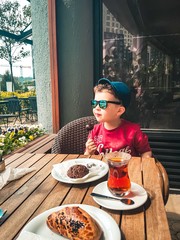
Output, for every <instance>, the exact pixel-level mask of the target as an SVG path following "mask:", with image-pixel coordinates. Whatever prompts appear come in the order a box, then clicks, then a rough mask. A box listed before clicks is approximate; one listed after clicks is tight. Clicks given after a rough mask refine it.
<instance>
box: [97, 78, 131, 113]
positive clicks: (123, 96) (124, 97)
mask: <svg viewBox="0 0 180 240" xmlns="http://www.w3.org/2000/svg"><path fill="white" fill-rule="evenodd" d="M98 84H109V85H111V86H112V88H113V90H114V92H115V95H116V96H117V97H118V98H119V100H121V101H122V104H123V106H124V107H125V108H127V107H128V106H129V104H130V101H131V91H130V89H129V87H128V86H127V85H126V84H125V83H123V82H111V81H110V80H109V79H107V78H101V79H99V81H98Z"/></svg>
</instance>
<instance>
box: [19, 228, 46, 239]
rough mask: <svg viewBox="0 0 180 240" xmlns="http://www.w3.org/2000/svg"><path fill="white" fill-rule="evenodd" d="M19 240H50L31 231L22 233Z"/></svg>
mask: <svg viewBox="0 0 180 240" xmlns="http://www.w3.org/2000/svg"><path fill="white" fill-rule="evenodd" d="M17 240H49V239H48V238H45V237H42V236H40V235H38V234H36V233H32V232H29V231H25V230H24V231H22V232H21V233H20V235H19V237H18V238H17Z"/></svg>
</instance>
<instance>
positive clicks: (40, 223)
mask: <svg viewBox="0 0 180 240" xmlns="http://www.w3.org/2000/svg"><path fill="white" fill-rule="evenodd" d="M67 206H79V207H80V208H82V209H84V210H85V211H86V212H87V213H89V215H91V217H93V218H94V219H95V220H96V221H97V222H98V223H99V225H100V227H101V229H102V231H103V234H104V237H103V238H102V239H103V240H110V239H116V240H120V239H121V233H120V229H119V227H118V225H117V223H116V222H115V220H114V219H113V218H112V217H111V216H110V215H109V214H108V213H106V212H105V211H103V210H101V209H99V208H96V207H93V206H90V205H84V204H68V205H62V206H59V207H55V208H51V209H49V210H47V211H45V212H44V213H42V214H40V215H38V216H37V217H35V218H34V219H32V220H31V221H30V222H29V223H28V224H27V225H26V226H25V227H24V228H23V230H22V232H21V234H22V233H23V231H24V232H26V231H27V232H30V233H34V234H38V235H39V236H41V238H45V239H49V240H65V239H67V238H64V237H62V236H60V235H59V234H56V233H54V232H52V231H51V230H50V229H49V228H48V226H47V224H46V219H47V217H48V216H49V215H50V214H51V213H52V212H56V211H59V210H60V209H62V208H64V207H67Z"/></svg>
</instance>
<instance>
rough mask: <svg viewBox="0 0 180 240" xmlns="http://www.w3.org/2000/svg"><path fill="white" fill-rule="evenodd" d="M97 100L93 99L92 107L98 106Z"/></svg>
mask: <svg viewBox="0 0 180 240" xmlns="http://www.w3.org/2000/svg"><path fill="white" fill-rule="evenodd" d="M97 104H98V103H97V101H96V100H91V106H92V108H95V107H96V106H97Z"/></svg>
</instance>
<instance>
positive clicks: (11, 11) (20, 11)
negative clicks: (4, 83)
mask: <svg viewBox="0 0 180 240" xmlns="http://www.w3.org/2000/svg"><path fill="white" fill-rule="evenodd" d="M30 23H31V9H30V6H26V5H25V6H24V7H23V8H21V5H20V4H19V3H18V2H17V1H15V2H11V1H9V0H7V1H4V2H2V3H1V4H0V29H1V30H3V31H6V32H9V33H12V34H15V35H17V36H18V35H20V34H21V33H22V32H23V30H24V29H26V28H27V27H28V26H29V25H30ZM0 43H1V46H0V58H1V59H5V60H6V61H8V63H9V67H10V74H11V81H12V88H13V90H15V81H14V76H13V63H15V62H17V61H19V60H21V59H22V58H24V57H26V56H29V54H30V52H29V51H26V50H25V48H24V46H25V44H24V43H23V42H19V41H17V40H15V39H13V38H9V37H7V36H2V35H1V36H0Z"/></svg>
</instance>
